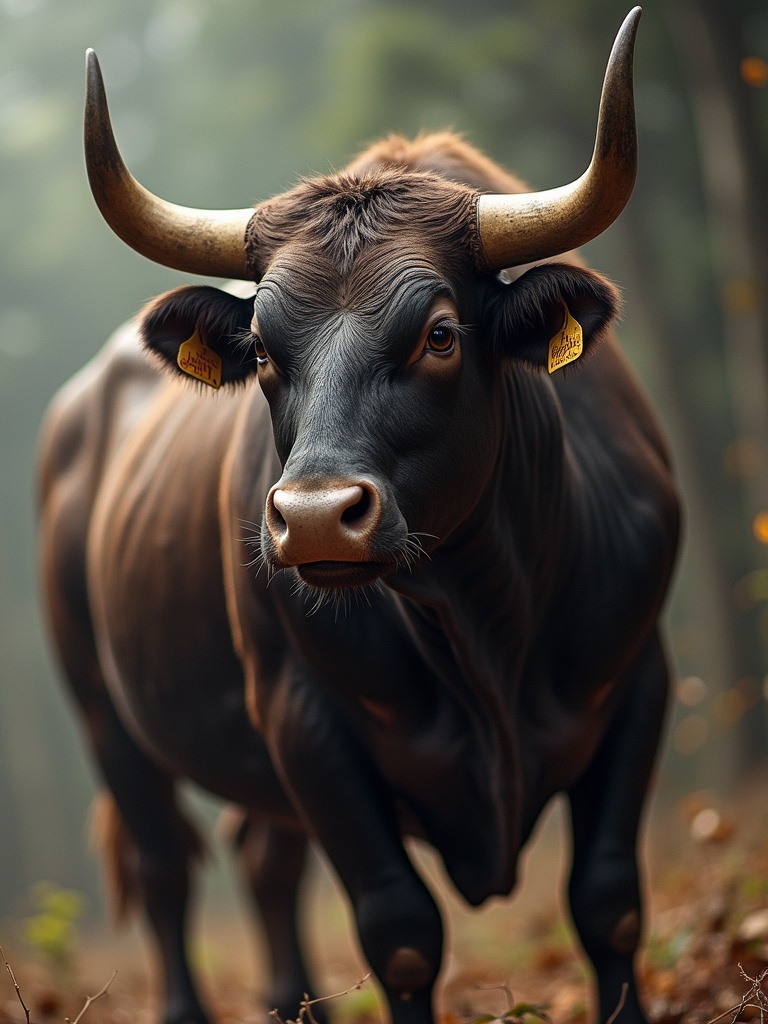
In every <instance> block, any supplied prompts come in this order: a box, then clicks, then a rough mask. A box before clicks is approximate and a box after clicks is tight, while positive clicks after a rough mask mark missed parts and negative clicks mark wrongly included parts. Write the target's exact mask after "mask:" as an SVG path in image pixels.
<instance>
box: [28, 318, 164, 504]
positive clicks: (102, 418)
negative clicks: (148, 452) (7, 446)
mask: <svg viewBox="0 0 768 1024" xmlns="http://www.w3.org/2000/svg"><path fill="white" fill-rule="evenodd" d="M162 385H163V377H162V375H161V374H160V372H159V371H158V370H157V369H156V368H155V367H154V366H152V365H151V363H150V362H149V361H148V360H147V358H146V356H145V355H144V354H143V353H142V351H141V348H140V344H139V340H138V334H137V330H136V325H135V323H134V322H129V323H127V324H124V325H123V326H122V327H120V328H119V329H118V330H117V331H116V332H115V333H114V334H113V335H112V336H111V337H110V339H109V340H108V341H107V343H106V344H105V345H104V347H103V348H102V349H101V350H100V351H99V352H98V353H97V355H96V356H94V358H93V359H91V360H90V362H88V363H87V364H86V365H85V366H84V367H83V368H82V369H81V370H80V371H79V372H78V373H76V374H75V376H73V377H72V378H71V379H70V380H69V381H67V383H66V384H64V385H63V387H62V388H61V389H60V390H59V391H58V392H57V393H56V395H55V396H54V398H53V399H52V401H51V403H50V405H49V407H48V410H47V412H46V416H45V419H44V421H43V425H42V429H41V432H40V440H39V476H38V479H39V491H40V497H41V500H42V501H43V502H44V501H45V499H46V496H47V495H48V494H49V492H50V489H51V488H52V487H53V486H55V483H56V482H57V481H59V480H61V479H62V477H63V476H66V475H67V474H70V473H72V472H77V470H78V468H80V469H81V471H87V469H89V470H90V473H89V475H97V474H98V469H99V468H100V467H101V466H103V464H104V462H105V460H106V459H108V458H109V457H110V454H113V453H114V451H115V449H116V448H117V447H119V445H120V444H121V443H122V442H123V441H124V439H125V438H126V437H127V435H128V434H129V433H130V432H131V430H132V429H133V427H134V426H135V425H136V423H137V422H138V421H139V420H140V418H141V416H142V415H143V413H144V411H145V409H146V408H147V407H148V405H149V403H150V402H151V401H152V400H153V398H154V397H155V395H156V393H157V392H158V390H159V389H160V388H161V387H162ZM83 482H84V481H83Z"/></svg>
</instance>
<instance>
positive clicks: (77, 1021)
mask: <svg viewBox="0 0 768 1024" xmlns="http://www.w3.org/2000/svg"><path fill="white" fill-rule="evenodd" d="M116 977H117V971H112V977H111V978H110V979H109V981H108V982H107V983H106V985H104V986H103V988H100V989H99V991H98V992H97V993H96V995H95V996H87V997H86V1000H85V1004H84V1006H83V1008H82V1010H81V1011H80V1013H78V1015H77V1016H76V1017H75V1019H74V1020H70V1019H69V1017H65V1018H64V1021H65V1024H80V1020H81V1018H82V1016H83V1014H84V1013H85V1011H86V1010H87V1009H88V1007H89V1006H90V1005H91V1003H95V1002H96V1000H97V999H101V997H102V996H104V995H106V994H107V990H108V989H109V986H110V985H111V984H112V982H113V981H114V980H115V978H116Z"/></svg>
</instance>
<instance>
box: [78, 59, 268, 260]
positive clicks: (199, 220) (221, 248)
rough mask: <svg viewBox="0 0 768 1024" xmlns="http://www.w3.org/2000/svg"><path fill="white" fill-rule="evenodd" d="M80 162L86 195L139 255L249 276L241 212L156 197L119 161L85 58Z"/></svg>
mask: <svg viewBox="0 0 768 1024" xmlns="http://www.w3.org/2000/svg"><path fill="white" fill-rule="evenodd" d="M85 162H86V167H87V169H88V180H89V181H90V183H91V191H92V192H93V197H94V199H95V200H96V204H97V205H98V207H99V209H100V210H101V213H102V215H103V217H104V219H105V220H106V222H107V224H109V226H110V227H111V228H112V230H113V231H114V232H115V233H116V234H118V235H119V236H120V238H122V240H123V241H124V242H127V243H128V245H130V246H131V247H132V248H134V249H136V251H137V252H140V253H141V254H142V255H143V256H147V257H148V258H149V259H151V260H154V261H155V262H156V263H162V264H164V265H165V266H166V267H173V268H174V269H175V270H183V271H186V272H188V273H193V274H207V275H211V276H214V277H237V278H241V279H243V280H249V279H250V278H251V276H252V275H251V272H250V271H249V269H248V265H247V262H246V255H245V237H244V236H245V229H246V226H247V224H248V221H249V220H250V219H251V217H252V216H253V208H250V209H246V210H194V209H191V208H189V207H186V206H176V205H175V204H174V203H167V202H166V201H165V200H164V199H158V197H157V196H153V195H152V193H151V192H148V191H147V189H145V188H144V187H143V186H142V185H140V184H139V183H138V181H136V179H135V178H134V177H133V175H132V174H131V173H130V171H129V170H128V168H127V167H126V166H125V164H124V163H123V160H122V157H121V156H120V153H119V151H118V148H117V144H116V143H115V136H114V134H113V132H112V124H111V122H110V119H109V110H108V108H107V97H106V93H105V91H104V81H103V79H102V77H101V68H100V67H99V62H98V60H97V59H96V54H95V53H94V52H93V50H88V52H87V54H86V97H85Z"/></svg>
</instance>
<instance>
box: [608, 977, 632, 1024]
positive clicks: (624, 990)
mask: <svg viewBox="0 0 768 1024" xmlns="http://www.w3.org/2000/svg"><path fill="white" fill-rule="evenodd" d="M627 992H629V985H628V984H627V982H626V981H625V982H624V984H623V985H622V986H621V995H620V996H619V1005H618V1006H617V1007H616V1009H615V1010H614V1011H613V1013H612V1014H611V1016H610V1017H609V1018H608V1020H607V1021H606V1022H605V1024H613V1022H614V1021H615V1020H616V1018H617V1017H618V1016H619V1014H620V1013H621V1011H622V1010H623V1009H624V1003H626V1001H627Z"/></svg>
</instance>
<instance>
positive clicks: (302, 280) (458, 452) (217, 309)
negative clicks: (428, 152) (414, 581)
mask: <svg viewBox="0 0 768 1024" xmlns="http://www.w3.org/2000/svg"><path fill="white" fill-rule="evenodd" d="M639 15H640V9H639V8H636V9H635V10H634V11H633V12H632V13H631V14H630V15H629V16H628V18H627V19H626V21H625V23H624V25H623V26H622V28H621V30H620V32H619V35H618V37H617V39H616V42H615V44H614V48H613V51H612V53H611V57H610V61H609V64H608V69H607V72H606V77H605V82H604V86H603V95H602V99H601V104H600V113H599V118H598V128H597V137H596V142H595V149H594V154H593V157H592V161H591V163H590V165H589V167H588V169H587V171H586V172H585V173H584V174H583V175H582V176H581V177H580V178H579V179H577V180H576V181H575V182H573V183H571V184H570V185H566V186H563V187H561V188H557V189H552V190H550V191H546V192H538V193H512V194H505V195H496V194H482V193H480V192H479V191H478V190H476V189H473V188H471V187H469V186H468V185H467V184H464V183H461V182H460V181H453V180H450V178H446V177H441V176H438V175H436V174H432V173H429V172H425V171H424V170H423V169H421V170H413V169H408V167H407V163H406V166H405V167H403V166H399V167H396V168H395V167H390V168H387V167H386V166H383V165H382V162H381V161H379V162H378V163H377V162H376V159H375V155H374V156H372V154H371V152H369V153H368V154H364V155H363V157H361V158H359V160H358V161H356V163H354V164H352V165H351V167H349V168H348V169H347V170H346V171H345V172H343V173H342V174H339V175H333V176H328V177H325V178H321V179H317V180H314V181H310V182H306V183H304V184H302V185H299V186H298V187H297V188H296V189H294V190H293V191H292V192H289V193H286V194H285V195H282V196H279V197H277V198H276V199H272V200H269V201H267V202H265V203H263V204H261V205H260V206H259V207H257V208H256V210H255V211H254V210H253V209H246V210H236V211H199V210H191V209H188V208H186V207H179V206H175V205H173V204H170V203H167V202H165V201H164V200H161V199H158V198H157V197H155V196H153V195H151V193H149V192H147V191H146V190H145V189H144V188H143V187H142V186H141V185H139V184H138V182H136V181H135V179H134V178H133V177H132V176H131V174H130V173H129V172H128V170H127V169H126V167H125V165H124V163H123V161H122V159H121V158H120V155H119V153H118V150H117V147H116V145H115V141H114V137H113V134H112V129H111V126H110V121H109V115H108V112H107V106H106V99H105V95H104V88H103V83H102V79H101V74H100V71H99V68H98V63H97V61H96V58H95V55H94V54H93V53H92V52H89V57H88V99H87V106H86V127H85V141H86V158H87V164H88V174H89V178H90V182H91V187H92V189H93V193H94V196H95V197H96V201H97V203H98V205H99V208H100V209H101V211H102V213H103V215H104V217H105V219H106V220H107V222H108V223H109V224H110V226H111V227H112V228H113V229H114V230H115V231H116V232H117V234H118V235H120V237H121V238H123V239H124V240H125V241H126V242H127V243H128V244H129V245H131V246H132V247H133V248H135V249H136V250H138V251H139V252H141V253H142V254H144V255H146V256H148V257H149V258H151V259H153V260H155V261H156V262H159V263H163V264H166V265H168V266H171V267H174V268H176V269H179V270H184V271H188V272H189V271H191V272H194V273H199V274H210V275H219V276H225V277H236V278H242V279H245V280H250V281H255V282H256V285H257V289H256V296H255V300H254V299H251V300H247V301H246V300H241V299H237V298H234V297H233V296H231V295H229V294H226V293H223V292H219V291H217V290H216V289H212V288H208V287H190V288H184V289H179V290H177V291H175V292H172V293H170V294H169V295H166V296H162V297H161V298H160V299H157V300H155V302H154V303H152V304H151V305H150V307H148V309H147V310H146V311H145V313H144V315H143V318H142V330H143V334H144V339H145V341H146V343H147V344H148V345H149V346H150V347H151V348H152V349H153V350H154V351H155V352H158V353H160V354H161V355H162V356H164V358H165V359H166V360H167V362H168V363H169V364H170V365H173V366H175V364H176V359H177V354H178V352H179V348H180V346H181V344H182V343H184V342H185V341H186V340H187V339H188V338H189V337H190V336H191V335H193V334H194V333H195V332H196V331H197V333H198V335H200V336H202V337H203V338H204V340H205V343H206V345H207V346H209V347H210V348H212V349H214V350H215V351H216V353H217V355H218V356H219V357H220V358H221V360H222V367H221V382H223V383H231V382H235V381H238V380H243V379H245V378H246V377H249V376H250V375H252V374H253V373H257V374H258V377H259V380H260V383H261V386H262V389H263V391H264V393H265V394H266V397H267V399H268V401H269V404H270V409H271V414H272V423H273V428H274V436H275V443H276V447H277V451H278V454H279V456H280V460H281V462H282V464H283V474H282V476H281V478H280V480H279V481H278V482H277V483H276V484H275V485H274V486H273V487H272V488H271V490H270V491H269V495H268V498H267V501H266V509H265V512H264V523H265V527H266V528H265V530H264V531H263V534H264V554H265V556H266V558H267V560H268V562H269V563H270V564H271V565H272V566H273V567H281V566H296V567H298V569H299V572H300V574H301V575H302V577H303V578H304V579H305V580H306V581H307V582H309V583H311V584H314V585H316V586H321V587H339V586H351V585H359V584H363V583H367V582H370V581H372V580H374V579H376V578H377V577H379V576H381V575H382V574H383V573H385V572H387V571H389V570H391V569H392V568H394V567H396V566H397V565H402V564H404V563H407V562H408V561H409V559H410V557H411V556H412V555H413V554H414V553H415V552H416V549H417V548H419V547H421V545H422V543H424V544H425V546H427V547H429V545H430V543H431V541H430V539H428V538H426V535H430V537H437V538H440V540H441V541H444V540H445V539H447V538H448V537H450V536H452V535H453V534H454V533H455V531H456V529H457V528H458V527H459V526H460V525H461V524H462V523H463V522H466V520H467V517H468V516H469V515H470V514H471V512H472V510H473V507H474V506H475V505H476V504H477V502H478V496H479V495H481V494H483V493H484V490H485V488H486V487H487V484H488V480H489V477H490V475H491V473H492V471H493V465H494V462H495V460H496V459H497V456H498V447H499V445H500V443H501V440H500V439H501V431H500V430H499V429H498V423H497V422H496V421H497V419H498V416H499V408H500V405H499V401H497V400H496V399H498V396H499V393H500V391H501V390H502V389H503V387H504V386H505V385H503V384H502V382H501V380H502V378H501V375H500V374H499V373H498V367H499V365H500V363H501V361H502V360H504V359H506V360H508V359H510V358H511V359H519V360H522V361H525V362H527V363H529V364H534V365H545V364H546V359H547V344H548V342H549V340H550V338H551V337H552V336H553V335H554V334H556V333H557V331H558V329H559V328H560V326H561V325H562V322H563V317H564V312H563V306H564V304H565V305H566V306H567V307H568V309H569V310H570V311H571V313H572V314H573V315H574V317H575V318H576V319H577V320H579V322H580V323H581V324H582V327H583V330H584V338H585V346H587V347H588V346H589V345H590V344H591V343H592V342H593V340H594V339H595V338H596V337H598V336H599V334H600V333H601V332H602V331H603V329H604V327H605V326H606V324H607V323H608V321H609V320H610V319H611V317H612V316H613V313H614V311H615V294H614V292H613V289H612V288H611V287H610V285H608V284H607V283H606V282H605V281H603V279H602V278H600V277H598V275H596V274H593V273H591V272H589V271H585V270H582V269H581V268H579V267H576V266H573V265H562V266H556V265H554V264H547V265H545V266H542V267H537V268H534V269H533V270H531V271H529V272H528V273H527V274H524V275H522V276H521V277H518V278H517V279H516V280H514V281H513V282H512V283H511V284H508V283H505V282H503V281H501V280H499V279H498V278H497V277H496V276H495V275H496V272H497V271H499V270H501V269H503V268H509V267H514V266H520V265H522V264H526V263H530V262H534V261H537V260H542V259H547V258H551V257H552V256H555V255H557V254H559V253H564V252H567V251H569V250H571V249H573V248H575V247H577V246H579V245H581V244H583V243H585V242H587V241H589V240H590V239H591V238H594V237H595V236H596V235H598V234H599V233H600V232H602V231H603V230H604V229H605V228H606V227H608V225H609V224H610V223H611V222H612V221H613V220H614V219H615V218H616V217H617V216H618V214H619V212H620V211H621V209H622V208H623V206H624V204H625V203H626V201H627V199H628V198H629V195H630V193H631V190H632V186H633V184H634V178H635V167H636V141H635V127H634V109H633V97H632V51H633V45H634V37H635V32H636V28H637V22H638V18H639ZM453 144H454V146H455V147H456V148H457V150H458V151H462V146H463V144H461V143H459V142H458V140H454V142H453ZM463 151H464V152H466V153H472V151H470V150H469V149H468V147H466V148H464V150H463ZM459 155H461V153H459ZM421 166H422V167H423V163H422V165H421ZM244 338H245V341H244ZM494 395H495V396H496V397H495V399H494V397H493V396H494ZM489 396H490V397H489ZM457 481H461V489H460V492H457V487H456V482H457ZM427 494H428V500H427V499H426V498H425V495H427ZM416 531H418V533H417V532H416Z"/></svg>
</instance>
